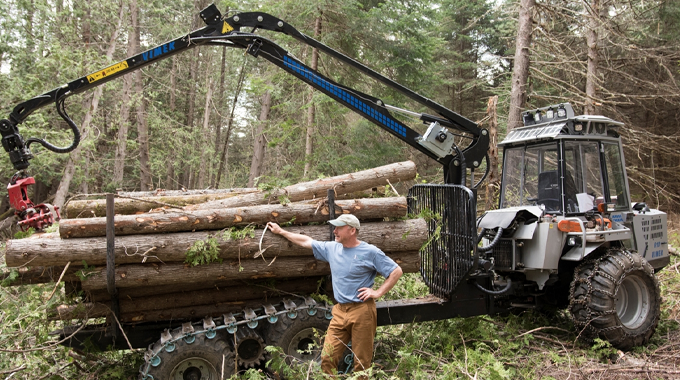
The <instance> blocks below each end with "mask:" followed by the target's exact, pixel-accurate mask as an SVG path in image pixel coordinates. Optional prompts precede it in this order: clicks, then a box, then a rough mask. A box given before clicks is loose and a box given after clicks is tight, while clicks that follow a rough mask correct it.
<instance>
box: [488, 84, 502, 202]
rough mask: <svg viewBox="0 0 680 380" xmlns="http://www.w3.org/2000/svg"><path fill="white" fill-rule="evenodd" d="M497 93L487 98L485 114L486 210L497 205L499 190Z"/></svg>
mask: <svg viewBox="0 0 680 380" xmlns="http://www.w3.org/2000/svg"><path fill="white" fill-rule="evenodd" d="M497 106H498V95H496V96H492V97H490V98H489V102H488V105H487V109H486V116H487V117H488V118H489V166H490V168H489V178H487V180H486V210H493V209H495V208H496V206H497V205H498V203H497V199H496V195H497V194H498V190H499V177H498V117H497V115H498V113H497V112H496V109H497Z"/></svg>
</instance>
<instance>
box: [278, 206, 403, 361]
mask: <svg viewBox="0 0 680 380" xmlns="http://www.w3.org/2000/svg"><path fill="white" fill-rule="evenodd" d="M329 223H330V224H332V225H334V226H335V230H334V231H333V234H334V235H335V242H330V241H325V242H324V241H316V240H313V239H312V238H311V237H309V236H306V235H301V234H296V233H292V232H289V231H286V230H284V229H282V228H281V227H279V225H278V224H276V223H268V226H269V228H270V229H271V231H272V232H273V233H275V234H278V235H281V236H283V237H285V238H286V239H288V240H290V241H291V242H292V243H294V244H297V245H299V246H301V247H304V248H311V249H312V251H313V252H314V257H315V258H316V259H317V260H321V261H326V262H328V263H329V264H330V267H331V275H332V282H333V293H334V295H335V300H336V301H337V302H338V303H337V304H336V305H335V306H333V319H331V323H330V325H329V326H328V331H327V332H326V339H325V341H324V345H323V351H322V353H321V369H322V370H323V371H324V372H325V373H328V374H332V373H333V372H334V371H336V370H337V368H338V362H339V361H340V359H341V358H342V354H343V353H344V351H345V349H346V347H347V344H348V343H349V341H350V340H351V341H352V347H351V348H352V351H353V352H354V371H355V372H358V371H362V370H364V369H367V368H368V367H370V365H371V361H372V360H373V339H374V338H375V330H376V326H377V315H376V309H375V300H376V299H378V298H380V297H382V296H383V295H385V293H387V292H389V291H390V289H392V287H394V285H395V284H396V283H397V281H398V280H399V278H400V277H401V275H402V273H403V272H402V270H401V267H400V266H399V265H397V263H395V262H394V261H393V260H392V259H391V258H389V257H388V256H386V255H385V254H384V253H383V252H382V251H381V250H380V249H379V248H378V247H376V246H374V245H371V244H368V243H366V242H363V241H359V240H358V238H357V235H358V233H359V228H360V224H359V219H357V218H356V217H355V216H354V215H350V214H344V215H341V216H340V217H339V218H337V219H334V220H331V221H329ZM377 273H380V274H381V275H382V276H383V277H385V278H386V280H385V282H384V283H383V284H382V286H380V288H378V289H377V290H374V289H373V280H374V279H375V276H376V274H377Z"/></svg>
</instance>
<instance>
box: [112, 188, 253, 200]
mask: <svg viewBox="0 0 680 380" xmlns="http://www.w3.org/2000/svg"><path fill="white" fill-rule="evenodd" d="M256 190H257V188H254V187H234V188H231V189H203V190H198V189H195V190H164V189H156V190H152V191H119V192H117V193H116V194H118V195H122V196H124V197H135V198H144V197H183V196H186V195H210V194H225V193H246V192H250V191H256Z"/></svg>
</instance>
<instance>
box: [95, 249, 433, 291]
mask: <svg viewBox="0 0 680 380" xmlns="http://www.w3.org/2000/svg"><path fill="white" fill-rule="evenodd" d="M387 255H388V256H390V257H391V258H392V259H393V260H394V261H395V262H396V263H397V264H399V266H401V268H402V270H403V271H404V273H415V272H417V271H418V270H419V268H420V255H419V253H418V251H410V252H397V253H390V252H387ZM330 273H331V270H330V267H329V266H328V263H326V262H323V261H319V260H317V259H315V258H314V257H313V256H311V253H310V255H309V256H308V257H279V258H278V259H276V260H271V261H265V260H261V259H254V260H252V259H251V260H243V259H242V260H240V262H239V261H238V260H236V259H232V260H231V261H225V262H223V263H213V264H210V265H200V266H196V267H191V266H187V265H185V264H153V265H120V266H117V267H116V276H115V277H116V287H117V288H134V287H139V286H160V285H164V286H171V285H178V284H196V283H202V284H206V285H209V284H212V283H213V282H216V281H221V280H245V281H248V280H259V279H267V278H271V279H275V278H284V277H285V278H294V277H307V276H323V275H329V274H330ZM82 286H83V290H85V291H91V290H95V289H106V268H103V269H101V270H99V271H96V272H94V273H92V274H91V275H89V276H88V277H86V278H85V279H83V281H82Z"/></svg>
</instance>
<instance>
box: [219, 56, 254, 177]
mask: <svg viewBox="0 0 680 380" xmlns="http://www.w3.org/2000/svg"><path fill="white" fill-rule="evenodd" d="M246 62H247V61H243V65H242V66H241V71H240V73H239V78H238V84H237V85H236V94H235V95H234V101H233V103H232V105H231V112H230V113H229V121H228V122H227V132H226V133H225V136H224V145H222V154H221V155H220V164H219V169H217V176H216V177H215V183H214V184H213V187H219V186H220V180H221V179H222V172H223V171H224V167H225V166H226V164H227V152H228V151H229V137H230V136H231V126H232V125H233V123H234V111H235V110H236V105H237V104H238V97H239V94H241V89H242V88H243V83H244V81H245V76H246V75H245V69H246Z"/></svg>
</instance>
